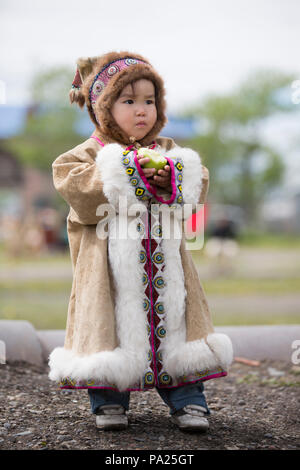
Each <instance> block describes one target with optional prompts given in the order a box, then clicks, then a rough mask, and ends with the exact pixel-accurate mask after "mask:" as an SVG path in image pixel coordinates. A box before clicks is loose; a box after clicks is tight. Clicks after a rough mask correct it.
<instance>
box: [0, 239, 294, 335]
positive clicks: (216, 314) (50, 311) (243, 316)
mask: <svg viewBox="0 0 300 470" xmlns="http://www.w3.org/2000/svg"><path fill="white" fill-rule="evenodd" d="M248 246H249V247H251V253H250V257H251V261H252V248H253V250H254V251H253V253H255V252H256V249H257V251H258V252H259V253H262V251H263V250H266V252H267V253H269V252H270V251H272V256H273V251H274V250H275V251H276V250H278V253H279V252H280V254H281V255H282V254H283V253H284V252H285V250H286V253H287V256H286V258H284V261H285V263H286V264H288V269H285V271H284V273H283V271H282V265H281V263H282V261H281V259H282V258H280V262H277V264H276V270H277V271H276V272H277V276H274V279H270V277H268V276H260V277H257V276H256V273H255V275H253V272H252V275H249V272H248V270H247V269H246V270H245V271H243V276H240V275H238V276H236V277H234V275H228V276H227V277H225V276H218V277H213V278H210V277H208V278H206V279H204V280H201V284H202V285H203V287H204V290H205V293H206V294H207V296H208V301H209V304H210V298H211V299H212V300H213V299H214V298H215V299H216V298H217V299H218V305H219V307H218V308H217V311H213V322H214V325H215V326H225V325H228V326H232V325H278V324H298V323H299V320H300V314H299V313H298V312H295V311H293V309H294V307H293V308H291V310H290V311H289V310H288V309H286V310H285V311H282V312H281V311H280V309H277V312H274V311H271V309H270V308H269V309H268V310H266V309H265V308H264V303H263V302H262V304H261V305H260V303H257V302H256V305H257V307H256V311H253V310H254V309H251V297H252V296H253V299H256V300H257V298H258V297H259V301H260V299H262V300H263V298H264V296H265V297H267V296H268V297H269V298H270V296H271V297H272V296H274V304H275V303H276V299H280V297H281V296H282V300H283V301H284V299H283V297H284V296H288V295H289V294H291V295H293V296H295V295H297V294H298V293H299V292H300V273H299V275H298V271H297V270H296V268H295V269H294V264H295V265H297V263H298V257H299V252H298V248H300V239H299V237H290V236H286V235H285V236H271V235H264V236H258V235H255V236H254V235H251V236H250V235H249V236H248V238H247V237H246V238H245V239H244V241H243V242H242V245H241V248H242V249H243V247H245V248H247V247H248ZM283 248H284V249H283ZM291 248H293V249H294V252H295V256H294V254H293V252H291ZM268 250H269V251H268ZM245 251H247V249H246V250H245ZM192 256H193V258H194V261H195V262H196V263H197V262H199V263H200V264H201V265H202V266H205V264H207V265H209V264H210V263H211V261H210V260H205V259H204V258H203V256H202V253H196V252H192ZM259 256H261V255H259ZM0 264H1V269H2V272H3V273H5V269H6V268H7V273H10V274H9V275H7V276H6V277H5V276H2V280H1V277H0V319H10V320H27V321H29V322H31V323H32V325H33V326H34V327H35V328H36V329H37V330H43V329H64V328H65V325H66V319H67V309H68V302H69V297H70V292H71V283H72V279H71V278H70V279H69V278H68V273H67V275H66V274H65V271H66V270H65V268H66V267H67V268H68V267H71V260H70V255H69V252H68V251H66V252H63V253H53V254H52V253H45V254H43V255H41V256H38V257H33V256H32V255H27V256H22V257H20V258H18V259H12V258H10V257H9V256H8V255H7V253H5V251H4V249H3V246H1V245H0ZM274 266H275V264H274ZM47 267H49V268H51V269H50V270H49V271H51V276H50V275H49V274H47ZM10 268H12V269H10ZM19 268H20V270H19V271H18V269H19ZM34 268H38V269H36V270H35V269H34ZM60 268H61V269H62V270H64V276H61V279H60V280H59V279H56V278H55V277H54V276H53V272H54V275H55V273H56V269H57V272H59V269H60ZM292 268H293V269H292ZM272 269H273V267H272ZM274 269H275V268H274ZM15 271H16V272H20V271H22V272H23V273H24V272H26V277H24V278H23V279H20V278H19V279H16V278H15V276H14V273H15ZM40 271H41V272H45V271H46V274H47V275H46V278H45V279H43V278H39V276H38V273H39V272H40ZM27 272H28V275H27ZM275 274H276V273H275ZM279 274H280V275H279ZM294 274H296V275H295V276H294ZM28 276H30V278H29V277H28ZM230 296H232V297H234V298H235V299H240V300H239V302H240V304H241V308H239V306H238V308H237V310H236V311H232V310H231V308H230V305H231V300H230ZM243 296H246V297H247V305H246V304H245V302H244V304H243ZM226 297H227V299H228V300H227V303H226V302H224V307H223V305H222V301H223V299H224V300H226ZM220 300H221V303H220ZM225 304H226V306H225ZM249 304H250V305H249ZM238 305H239V304H238ZM283 310H284V309H283Z"/></svg>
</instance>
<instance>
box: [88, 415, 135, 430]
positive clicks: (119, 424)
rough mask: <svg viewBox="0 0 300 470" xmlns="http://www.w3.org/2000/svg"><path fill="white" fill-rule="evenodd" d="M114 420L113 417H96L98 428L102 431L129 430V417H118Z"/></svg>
mask: <svg viewBox="0 0 300 470" xmlns="http://www.w3.org/2000/svg"><path fill="white" fill-rule="evenodd" d="M115 418H116V419H115V420H113V419H112V416H105V415H103V416H96V427H97V429H101V430H102V431H121V430H123V429H126V428H128V418H127V416H118V417H115Z"/></svg>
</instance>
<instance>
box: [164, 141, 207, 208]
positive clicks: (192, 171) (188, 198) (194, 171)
mask: <svg viewBox="0 0 300 470" xmlns="http://www.w3.org/2000/svg"><path fill="white" fill-rule="evenodd" d="M165 156H166V157H169V158H181V159H182V161H183V165H184V168H183V181H182V195H183V202H184V203H185V204H197V203H198V201H199V198H200V194H201V189H202V173H203V171H202V164H201V158H200V155H199V154H198V153H197V152H195V151H194V150H192V149H189V148H182V147H179V146H177V147H174V148H173V149H171V150H169V151H168V152H166V153H165Z"/></svg>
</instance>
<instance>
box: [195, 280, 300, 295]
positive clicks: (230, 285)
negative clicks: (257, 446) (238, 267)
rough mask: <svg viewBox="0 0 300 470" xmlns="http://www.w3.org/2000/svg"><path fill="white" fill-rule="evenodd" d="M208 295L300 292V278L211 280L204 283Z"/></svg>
mask: <svg viewBox="0 0 300 470" xmlns="http://www.w3.org/2000/svg"><path fill="white" fill-rule="evenodd" d="M202 285H203V287H204V290H205V292H206V293H207V294H220V295H237V296H242V295H246V294H253V295H255V294H274V295H275V296H276V295H282V294H288V293H297V292H300V278H285V279H255V278H254V279H253V278H251V279H248V278H241V279H230V278H229V279H211V280H205V281H202Z"/></svg>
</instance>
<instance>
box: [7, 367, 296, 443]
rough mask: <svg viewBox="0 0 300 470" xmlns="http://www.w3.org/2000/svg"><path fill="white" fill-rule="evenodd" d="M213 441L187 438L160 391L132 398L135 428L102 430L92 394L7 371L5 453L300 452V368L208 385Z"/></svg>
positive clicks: (32, 371)
mask: <svg viewBox="0 0 300 470" xmlns="http://www.w3.org/2000/svg"><path fill="white" fill-rule="evenodd" d="M204 385H205V394H206V399H207V403H208V405H209V408H210V410H211V416H210V417H209V421H210V428H209V431H208V432H207V433H205V434H199V433H195V432H192V433H190V432H189V433H187V432H182V431H180V430H179V429H178V428H177V427H176V425H175V424H173V423H171V421H170V418H169V411H168V407H167V406H166V405H165V404H164V402H163V401H162V400H161V398H160V397H159V395H158V393H157V392H156V390H151V391H147V392H132V393H131V397H130V411H129V412H128V417H129V427H128V429H127V430H124V431H114V432H113V431H100V430H97V429H96V427H95V416H94V415H92V413H91V411H90V404H89V399H88V393H87V390H60V389H59V388H58V386H57V385H56V384H55V383H53V382H51V381H50V380H49V378H48V366H46V365H45V366H44V367H37V366H33V365H29V364H26V363H20V362H19V363H7V364H0V449H2V450H8V449H9V450H12V449H22V450H29V449H35V450H43V449H49V450H50V449H56V450H59V449H61V450H66V449H69V450H73V449H76V450H77V449H97V450H100V449H106V450H202V449H203V450H204V449H207V450H218V449H225V450H226V449H227V450H245V449H249V450H256V449H273V450H276V449H281V450H296V449H299V448H300V436H299V429H300V426H299V425H300V415H299V403H300V366H299V365H293V364H292V363H286V362H280V361H270V360H268V361H267V360H266V361H262V362H261V363H260V365H258V366H253V365H252V366H249V365H246V364H242V363H239V362H236V361H235V362H234V363H233V364H232V366H231V368H230V371H229V374H228V376H227V377H223V378H219V379H215V380H210V381H208V382H206V383H205V384H204Z"/></svg>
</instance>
